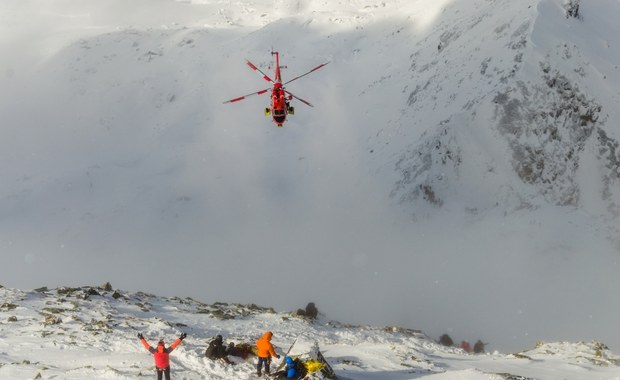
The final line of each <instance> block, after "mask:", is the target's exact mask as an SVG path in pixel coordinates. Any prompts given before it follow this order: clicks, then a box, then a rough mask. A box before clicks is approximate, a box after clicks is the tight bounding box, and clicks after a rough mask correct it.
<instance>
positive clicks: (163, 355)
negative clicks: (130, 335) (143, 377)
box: [138, 333, 187, 380]
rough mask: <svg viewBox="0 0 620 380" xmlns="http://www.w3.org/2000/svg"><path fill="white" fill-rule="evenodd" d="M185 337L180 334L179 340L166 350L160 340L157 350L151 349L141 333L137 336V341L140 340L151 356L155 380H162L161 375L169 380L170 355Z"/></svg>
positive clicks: (184, 334)
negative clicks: (155, 375)
mask: <svg viewBox="0 0 620 380" xmlns="http://www.w3.org/2000/svg"><path fill="white" fill-rule="evenodd" d="M186 336H187V334H186V333H183V334H181V336H180V337H179V339H177V340H175V341H174V342H173V343H172V344H171V345H170V347H168V348H166V345H165V344H164V341H163V339H160V341H159V342H158V343H157V348H153V347H152V346H151V345H150V344H149V343H148V342H147V341H146V339H144V335H142V334H141V333H140V334H138V339H140V342H141V343H142V345H143V346H144V348H146V349H147V350H148V351H149V352H150V353H151V354H153V358H154V359H155V368H156V369H157V380H162V377H163V375H165V376H166V380H170V353H171V352H172V351H173V350H174V349H175V348H177V346H178V345H179V344H181V342H182V341H183V339H185V337H186Z"/></svg>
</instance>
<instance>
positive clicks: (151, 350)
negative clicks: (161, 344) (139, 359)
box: [138, 333, 155, 354]
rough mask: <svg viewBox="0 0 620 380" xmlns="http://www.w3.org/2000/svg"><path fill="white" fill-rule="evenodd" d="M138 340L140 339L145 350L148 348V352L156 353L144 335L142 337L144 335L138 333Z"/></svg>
mask: <svg viewBox="0 0 620 380" xmlns="http://www.w3.org/2000/svg"><path fill="white" fill-rule="evenodd" d="M138 339H140V343H142V345H143V346H144V348H146V350H147V351H148V352H150V353H151V354H152V353H154V352H155V349H154V348H153V347H151V345H150V344H149V342H147V341H146V339H144V335H142V333H138Z"/></svg>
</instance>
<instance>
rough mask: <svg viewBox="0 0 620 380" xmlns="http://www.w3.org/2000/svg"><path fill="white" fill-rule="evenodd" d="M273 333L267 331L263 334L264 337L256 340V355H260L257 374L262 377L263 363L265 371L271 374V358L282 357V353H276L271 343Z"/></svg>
mask: <svg viewBox="0 0 620 380" xmlns="http://www.w3.org/2000/svg"><path fill="white" fill-rule="evenodd" d="M272 336H273V333H272V332H271V331H267V332H266V333H264V334H263V337H262V338H260V339H259V340H257V341H256V349H257V352H256V356H258V364H257V365H256V374H257V375H258V376H259V377H260V375H261V370H262V368H263V364H264V365H265V373H266V374H269V365H270V364H271V358H272V357H275V358H277V359H280V355H278V354H276V351H275V349H274V348H273V344H271V337H272Z"/></svg>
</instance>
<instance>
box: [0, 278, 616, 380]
mask: <svg viewBox="0 0 620 380" xmlns="http://www.w3.org/2000/svg"><path fill="white" fill-rule="evenodd" d="M0 298H1V299H2V300H3V303H2V305H0V377H2V378H3V379H76V380H77V379H80V380H81V379H135V378H154V377H155V374H154V369H153V359H152V357H151V355H150V354H149V353H148V352H147V351H146V350H145V349H144V348H143V347H142V345H141V344H140V342H139V341H138V339H137V337H136V336H137V334H138V333H139V332H141V333H143V334H144V336H145V337H146V339H147V340H148V341H150V343H151V344H155V343H156V342H157V340H158V339H160V338H163V339H164V340H165V341H166V342H167V344H170V343H171V342H172V341H173V340H174V339H176V338H177V337H178V336H179V335H180V334H181V332H185V333H187V334H188V337H187V338H186V339H185V340H184V342H183V343H182V344H181V346H179V348H177V349H176V350H175V351H173V352H172V353H171V356H170V357H171V368H172V376H173V378H174V379H214V380H215V379H246V378H251V374H252V373H253V372H254V371H255V367H254V364H255V361H254V360H253V359H252V358H251V357H250V358H249V359H247V360H245V361H244V360H242V359H241V358H237V357H231V359H232V360H233V361H235V362H236V365H234V366H230V365H226V364H224V363H223V362H213V361H211V360H209V359H206V358H205V357H204V351H205V349H206V347H207V345H208V342H209V341H210V340H211V339H212V338H213V337H215V335H218V334H220V335H222V336H223V337H224V341H225V343H228V342H234V343H237V344H239V343H253V342H255V341H256V339H258V338H259V337H260V336H261V335H262V334H263V332H265V331H268V330H270V331H273V333H274V338H273V340H272V342H273V343H274V344H275V346H276V347H277V349H276V350H277V352H278V353H280V354H281V355H282V354H284V353H285V352H286V351H287V349H288V347H289V346H290V345H291V344H292V343H293V342H295V341H298V342H299V341H303V342H308V343H309V344H310V345H312V344H314V343H317V344H318V346H319V349H320V350H321V352H322V353H323V355H324V357H325V359H326V360H327V362H328V363H329V364H330V365H331V366H332V367H333V369H334V371H335V373H336V375H337V376H338V378H339V379H342V380H346V379H351V380H371V379H377V380H392V379H393V380H396V379H398V380H404V379H428V380H444V379H450V380H453V379H460V380H501V379H511V380H523V379H540V380H543V379H544V380H553V379H558V380H560V379H561V380H573V379H574V380H589V379H597V380H601V379H608V380H617V379H620V367H618V365H617V364H618V360H620V358H619V357H618V356H616V355H615V354H613V353H612V352H610V351H609V350H608V349H607V348H606V347H605V346H604V344H602V343H599V342H573V343H568V342H558V343H544V342H540V343H539V344H538V345H537V346H536V348H531V349H528V350H524V351H521V352H516V353H511V354H505V353H499V352H493V353H485V354H467V353H465V352H464V351H463V350H461V349H459V348H452V347H445V346H441V345H439V344H437V343H435V342H434V341H433V340H432V339H430V338H428V337H427V336H425V335H424V334H423V333H421V332H418V331H414V330H407V329H403V328H399V327H396V326H391V327H374V326H368V325H357V326H355V325H347V324H342V323H339V322H334V321H329V320H328V319H327V318H325V317H324V316H322V315H320V316H319V319H318V320H316V321H309V320H305V319H302V318H300V317H297V316H293V315H292V314H291V313H289V312H276V311H274V310H273V309H270V308H264V307H260V306H256V305H239V304H225V303H224V304H221V303H214V304H205V303H202V302H200V301H198V300H194V299H191V298H178V297H159V296H156V295H152V294H147V293H141V292H139V293H129V292H123V291H120V290H113V289H111V288H108V290H105V289H104V288H102V287H80V288H58V289H38V290H36V291H22V290H17V289H9V288H0ZM318 306H319V308H320V305H318ZM301 307H303V305H301ZM299 346H301V347H303V346H304V345H303V344H300V345H299ZM295 347H298V344H296V345H295ZM299 353H300V354H301V353H303V352H299ZM291 354H298V353H296V352H291ZM278 362H279V360H276V361H275V362H274V365H277V364H279V363H278ZM312 378H314V379H319V378H321V375H319V374H315V376H314V377H312Z"/></svg>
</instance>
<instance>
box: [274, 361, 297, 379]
mask: <svg viewBox="0 0 620 380" xmlns="http://www.w3.org/2000/svg"><path fill="white" fill-rule="evenodd" d="M284 362H285V363H286V368H285V369H283V370H282V371H278V372H276V373H275V374H274V375H273V377H274V379H299V378H300V377H301V374H300V373H299V371H298V370H297V366H296V364H295V361H294V360H293V358H291V357H290V356H287V357H285V358H284Z"/></svg>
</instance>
